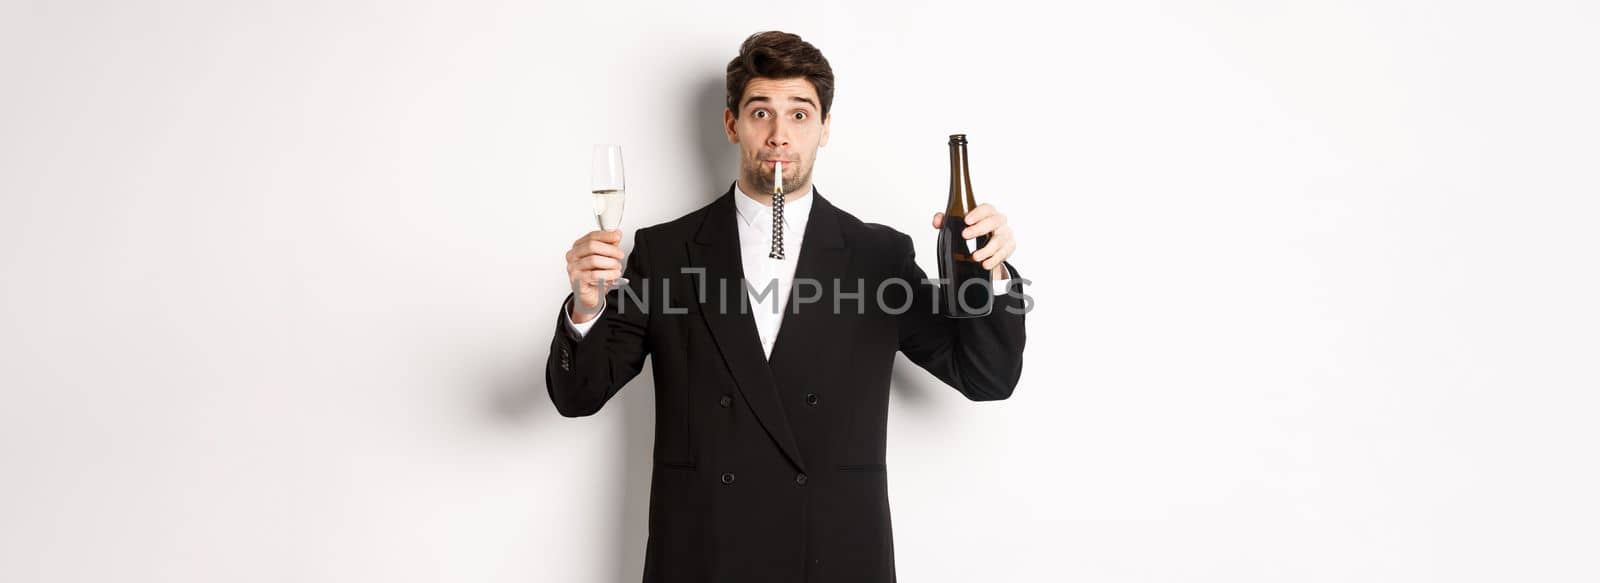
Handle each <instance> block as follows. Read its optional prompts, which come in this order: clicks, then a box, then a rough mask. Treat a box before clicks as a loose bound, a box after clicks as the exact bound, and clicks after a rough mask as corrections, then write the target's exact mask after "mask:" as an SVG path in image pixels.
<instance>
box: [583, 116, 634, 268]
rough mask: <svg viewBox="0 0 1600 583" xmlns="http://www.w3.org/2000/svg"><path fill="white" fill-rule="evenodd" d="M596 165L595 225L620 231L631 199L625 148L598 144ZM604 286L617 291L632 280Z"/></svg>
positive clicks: (592, 179) (593, 168) (593, 181)
mask: <svg viewBox="0 0 1600 583" xmlns="http://www.w3.org/2000/svg"><path fill="white" fill-rule="evenodd" d="M592 162H593V163H592V165H591V166H590V169H591V172H590V182H589V186H590V187H589V190H590V192H591V193H592V194H593V196H594V219H595V222H596V223H597V224H599V226H600V230H602V231H616V230H618V229H619V228H620V227H621V225H622V203H623V200H624V199H625V198H627V195H626V193H627V186H626V184H625V183H624V180H623V176H622V146H618V145H615V144H596V145H595V147H594V156H593V160H592ZM601 283H602V284H603V285H604V287H605V288H615V287H617V286H623V285H628V278H626V277H619V278H616V279H614V280H611V281H608V282H601Z"/></svg>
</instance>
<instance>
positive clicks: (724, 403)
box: [717, 395, 733, 407]
mask: <svg viewBox="0 0 1600 583" xmlns="http://www.w3.org/2000/svg"><path fill="white" fill-rule="evenodd" d="M717 404H718V405H722V406H723V407H727V406H728V405H732V404H733V397H730V396H728V395H723V396H722V399H720V400H718V401H717Z"/></svg>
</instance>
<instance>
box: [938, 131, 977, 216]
mask: <svg viewBox="0 0 1600 583" xmlns="http://www.w3.org/2000/svg"><path fill="white" fill-rule="evenodd" d="M977 206H978V204H977V202H975V200H974V199H973V196H972V176H971V174H969V173H968V171H967V144H966V143H964V142H963V143H952V144H950V200H949V202H948V203H947V204H946V205H945V211H944V214H945V216H951V217H964V216H967V213H968V212H969V211H971V210H972V209H973V208H974V207H977Z"/></svg>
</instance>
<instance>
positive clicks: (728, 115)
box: [722, 108, 739, 144]
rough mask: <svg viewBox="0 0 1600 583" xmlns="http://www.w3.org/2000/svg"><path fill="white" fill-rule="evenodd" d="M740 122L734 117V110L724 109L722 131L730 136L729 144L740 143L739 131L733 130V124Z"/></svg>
mask: <svg viewBox="0 0 1600 583" xmlns="http://www.w3.org/2000/svg"><path fill="white" fill-rule="evenodd" d="M737 121H739V120H737V119H735V118H734V117H733V110H731V109H728V108H723V109H722V131H723V132H725V133H727V134H728V143H730V144H737V143H739V131H738V130H735V129H733V124H734V123H735V122H737Z"/></svg>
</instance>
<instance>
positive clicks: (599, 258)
mask: <svg viewBox="0 0 1600 583" xmlns="http://www.w3.org/2000/svg"><path fill="white" fill-rule="evenodd" d="M578 267H579V269H586V270H594V269H621V268H622V262H621V261H617V260H615V259H612V258H610V257H606V256H604V255H587V256H585V257H584V258H583V259H580V260H578Z"/></svg>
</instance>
